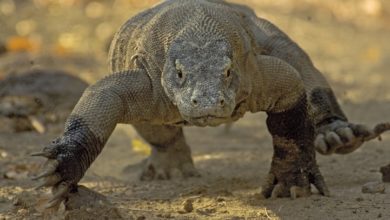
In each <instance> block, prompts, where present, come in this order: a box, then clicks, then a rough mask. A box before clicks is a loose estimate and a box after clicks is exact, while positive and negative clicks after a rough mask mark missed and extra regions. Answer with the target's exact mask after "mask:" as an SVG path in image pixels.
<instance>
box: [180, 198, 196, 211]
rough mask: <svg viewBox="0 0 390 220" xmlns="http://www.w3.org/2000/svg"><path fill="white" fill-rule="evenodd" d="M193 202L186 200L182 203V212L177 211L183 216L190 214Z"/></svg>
mask: <svg viewBox="0 0 390 220" xmlns="http://www.w3.org/2000/svg"><path fill="white" fill-rule="evenodd" d="M192 203H193V201H192V199H187V200H186V201H184V202H183V210H181V211H179V213H181V214H184V213H190V212H192V211H193V210H194V206H193V204H192Z"/></svg>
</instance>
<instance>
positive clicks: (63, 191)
mask: <svg viewBox="0 0 390 220" xmlns="http://www.w3.org/2000/svg"><path fill="white" fill-rule="evenodd" d="M66 147H67V146H66V145H64V144H63V143H61V141H60V140H57V141H54V142H53V143H52V144H51V145H49V146H47V147H45V148H44V149H43V151H42V152H38V153H33V154H31V156H42V157H45V158H47V161H46V162H45V163H44V164H43V166H42V171H41V173H40V174H38V175H36V176H34V177H33V178H32V179H33V180H39V181H40V184H39V185H38V186H37V187H36V189H40V188H42V187H52V194H53V196H52V197H51V198H50V199H49V200H48V201H47V203H46V204H45V205H44V208H45V209H50V208H54V207H58V206H59V205H60V204H61V202H62V201H64V200H66V198H67V196H68V194H69V193H70V192H72V191H74V190H76V184H77V182H78V181H79V180H80V179H81V177H82V173H83V172H82V167H81V164H80V163H79V161H78V160H77V158H76V157H75V154H73V153H71V152H70V151H69V150H66Z"/></svg>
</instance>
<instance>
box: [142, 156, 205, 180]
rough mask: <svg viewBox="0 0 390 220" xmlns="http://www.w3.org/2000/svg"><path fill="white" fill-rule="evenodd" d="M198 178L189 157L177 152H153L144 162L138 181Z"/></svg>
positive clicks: (197, 173)
mask: <svg viewBox="0 0 390 220" xmlns="http://www.w3.org/2000/svg"><path fill="white" fill-rule="evenodd" d="M199 176H200V174H199V172H198V171H197V170H196V168H195V166H194V163H193V161H192V158H191V156H190V155H187V154H182V153H179V152H169V151H168V152H158V151H154V152H152V155H151V156H150V157H149V158H148V159H147V160H146V164H145V167H144V169H143V171H142V173H141V177H140V179H141V180H156V179H157V180H167V179H174V178H183V177H184V178H185V177H199Z"/></svg>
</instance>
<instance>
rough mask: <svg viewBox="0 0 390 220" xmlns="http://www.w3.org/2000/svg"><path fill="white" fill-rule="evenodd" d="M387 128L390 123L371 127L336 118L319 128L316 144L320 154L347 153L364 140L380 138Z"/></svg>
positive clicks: (389, 126)
mask: <svg viewBox="0 0 390 220" xmlns="http://www.w3.org/2000/svg"><path fill="white" fill-rule="evenodd" d="M387 130H390V123H380V124H377V125H376V126H375V127H374V128H373V129H371V128H369V127H367V126H365V125H360V124H352V123H348V122H345V121H341V120H336V121H333V122H332V123H329V124H326V125H323V126H321V127H320V128H318V131H317V137H316V139H315V141H314V146H315V148H316V150H317V152H319V153H320V154H325V155H328V154H332V153H337V154H347V153H351V152H353V151H355V150H356V149H358V148H359V147H360V146H361V145H362V144H363V143H364V142H366V141H369V140H371V139H374V138H379V137H380V135H381V134H382V133H383V132H385V131H387Z"/></svg>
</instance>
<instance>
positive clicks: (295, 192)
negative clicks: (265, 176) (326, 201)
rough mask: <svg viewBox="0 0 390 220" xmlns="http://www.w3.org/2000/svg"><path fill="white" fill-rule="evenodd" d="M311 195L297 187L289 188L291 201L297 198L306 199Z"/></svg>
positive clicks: (307, 190)
mask: <svg viewBox="0 0 390 220" xmlns="http://www.w3.org/2000/svg"><path fill="white" fill-rule="evenodd" d="M310 194H311V192H310V189H307V188H303V187H299V186H292V187H291V188H290V197H291V199H296V198H299V197H307V196H309V195H310Z"/></svg>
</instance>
